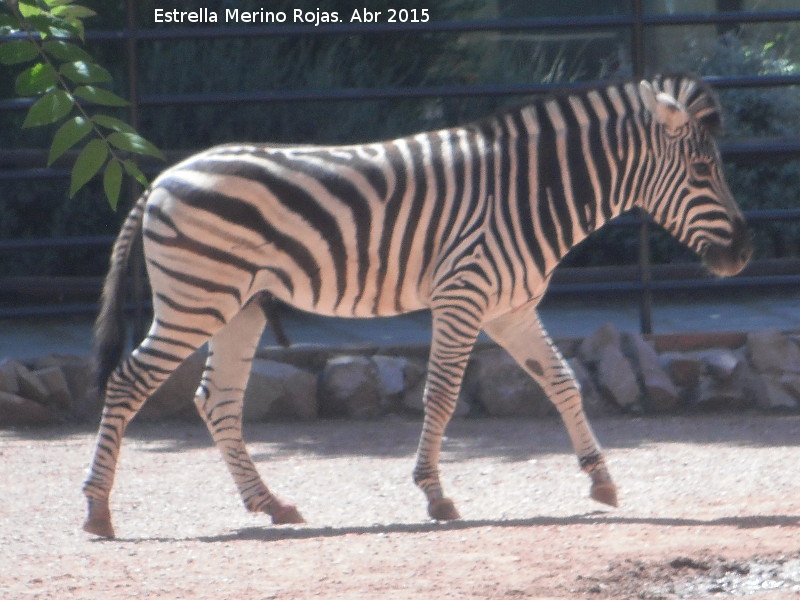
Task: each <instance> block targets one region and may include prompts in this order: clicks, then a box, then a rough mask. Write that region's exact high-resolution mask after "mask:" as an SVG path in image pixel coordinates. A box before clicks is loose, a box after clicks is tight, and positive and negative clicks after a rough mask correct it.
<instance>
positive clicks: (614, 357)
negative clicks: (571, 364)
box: [578, 323, 641, 412]
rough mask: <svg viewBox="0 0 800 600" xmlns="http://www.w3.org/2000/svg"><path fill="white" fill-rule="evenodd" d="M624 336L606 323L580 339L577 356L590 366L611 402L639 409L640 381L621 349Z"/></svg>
mask: <svg viewBox="0 0 800 600" xmlns="http://www.w3.org/2000/svg"><path fill="white" fill-rule="evenodd" d="M621 340H622V337H621V335H620V333H619V331H617V329H616V327H614V325H613V324H612V323H607V324H605V325H603V326H602V327H600V328H599V329H597V330H596V331H595V332H594V333H592V335H590V336H589V337H587V338H585V339H584V340H583V342H581V345H580V346H579V348H578V356H579V357H580V358H581V360H583V362H584V363H586V365H588V366H589V367H590V368H591V372H593V373H594V374H595V381H596V383H597V386H598V389H599V390H600V392H601V393H602V394H603V395H604V396H605V398H606V399H607V400H608V401H609V402H612V403H614V404H615V405H617V406H619V407H620V408H622V409H623V410H627V411H632V412H639V411H640V410H641V405H640V404H639V396H640V389H639V383H638V381H637V380H636V374H635V373H634V371H633V368H632V367H631V364H630V362H629V361H628V359H627V358H626V357H625V355H624V354H623V353H622V348H621Z"/></svg>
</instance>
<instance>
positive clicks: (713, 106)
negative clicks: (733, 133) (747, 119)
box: [650, 73, 722, 133]
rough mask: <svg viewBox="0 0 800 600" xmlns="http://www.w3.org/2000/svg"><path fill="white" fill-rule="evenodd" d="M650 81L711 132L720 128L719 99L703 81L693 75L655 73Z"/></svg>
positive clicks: (720, 112)
mask: <svg viewBox="0 0 800 600" xmlns="http://www.w3.org/2000/svg"><path fill="white" fill-rule="evenodd" d="M650 82H651V83H652V84H653V87H654V88H655V89H656V90H657V91H659V92H664V93H666V94H669V95H670V96H672V97H673V98H675V99H676V100H677V101H678V102H680V104H682V105H683V106H684V107H685V108H686V111H687V112H688V113H689V114H690V115H692V117H694V119H695V120H696V121H697V122H699V123H700V124H702V125H703V126H705V127H706V128H707V129H708V130H709V131H710V132H711V133H718V132H719V131H720V130H721V129H722V109H721V107H720V103H719V99H718V98H717V95H716V94H715V93H714V90H712V89H711V86H710V85H708V83H706V82H705V81H703V80H702V79H700V78H699V77H696V76H694V75H685V74H677V73H671V74H663V75H656V76H655V77H653V78H652V79H651V80H650Z"/></svg>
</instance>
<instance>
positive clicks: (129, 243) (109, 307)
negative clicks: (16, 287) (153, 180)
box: [94, 189, 150, 394]
mask: <svg viewBox="0 0 800 600" xmlns="http://www.w3.org/2000/svg"><path fill="white" fill-rule="evenodd" d="M149 195H150V190H149V189H147V190H145V192H144V193H143V194H142V195H141V196H140V197H139V199H138V200H137V201H136V204H135V205H134V207H133V209H132V210H131V212H130V213H128V217H127V218H126V219H125V223H124V224H123V225H122V229H121V231H120V233H119V235H118V236H117V240H116V241H115V242H114V248H113V250H112V251H111V266H110V268H109V270H108V274H107V275H106V280H105V283H104V284H103V295H102V299H101V301H100V312H99V313H98V315H97V320H96V321H95V324H94V368H95V374H94V376H95V385H96V386H97V387H96V389H97V391H98V392H99V393H100V394H102V393H103V392H104V391H105V389H106V384H107V383H108V378H109V377H110V376H111V373H112V371H113V370H114V369H115V368H116V367H117V365H118V364H119V362H120V360H121V358H122V352H123V351H124V349H125V297H126V294H125V291H126V284H127V280H128V277H127V271H128V269H127V267H128V259H129V257H130V254H131V248H132V247H133V246H134V243H135V241H136V239H137V236H138V235H139V232H140V230H141V227H142V216H143V215H144V208H145V205H146V204H147V198H148V196H149Z"/></svg>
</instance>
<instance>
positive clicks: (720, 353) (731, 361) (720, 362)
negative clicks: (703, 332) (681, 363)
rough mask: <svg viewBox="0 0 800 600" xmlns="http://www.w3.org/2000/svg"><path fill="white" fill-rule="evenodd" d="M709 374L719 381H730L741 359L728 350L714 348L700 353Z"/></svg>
mask: <svg viewBox="0 0 800 600" xmlns="http://www.w3.org/2000/svg"><path fill="white" fill-rule="evenodd" d="M700 359H701V360H702V361H703V364H704V365H705V367H706V369H707V371H708V373H709V374H710V375H711V376H712V377H713V378H714V379H716V380H717V381H727V380H728V379H730V378H731V377H732V376H733V374H734V372H735V371H736V368H737V367H738V366H739V363H740V360H741V359H740V358H739V357H738V356H736V354H734V352H733V351H732V350H728V349H727V348H714V349H711V350H705V351H703V352H701V353H700Z"/></svg>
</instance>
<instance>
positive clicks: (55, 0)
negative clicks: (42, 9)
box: [44, 0, 75, 8]
mask: <svg viewBox="0 0 800 600" xmlns="http://www.w3.org/2000/svg"><path fill="white" fill-rule="evenodd" d="M74 1H75V0H44V2H45V4H47V6H49V7H50V8H55V7H56V6H64V5H65V4H72V3H73V2H74Z"/></svg>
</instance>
